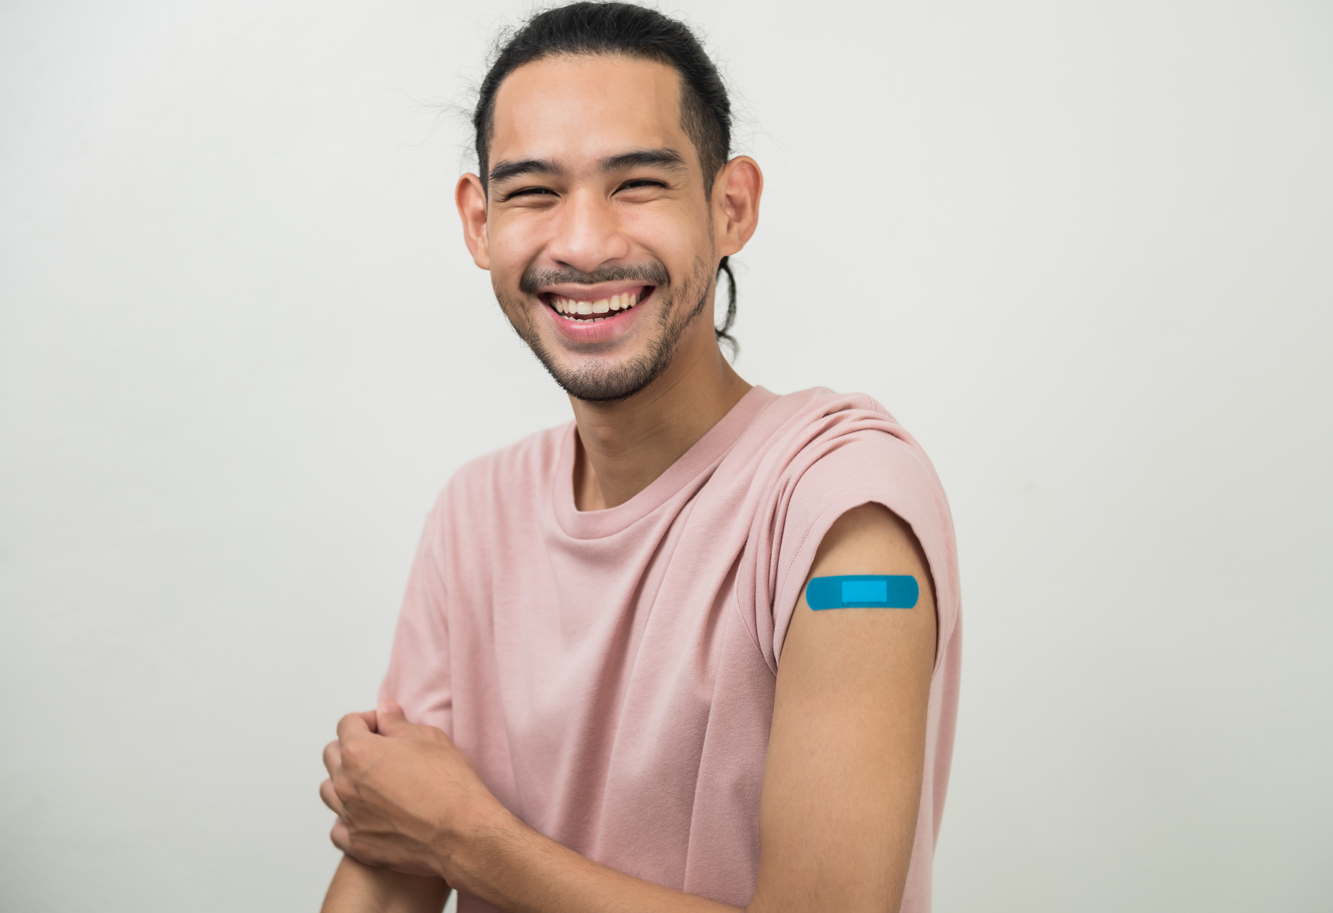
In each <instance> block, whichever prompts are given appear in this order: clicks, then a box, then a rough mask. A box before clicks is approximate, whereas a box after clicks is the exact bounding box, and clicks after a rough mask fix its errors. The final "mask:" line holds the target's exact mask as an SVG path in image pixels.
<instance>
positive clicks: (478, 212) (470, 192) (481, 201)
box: [454, 174, 491, 270]
mask: <svg viewBox="0 0 1333 913" xmlns="http://www.w3.org/2000/svg"><path fill="white" fill-rule="evenodd" d="M454 203H455V204H456V205H457V206H458V217H459V219H461V220H462V222H463V241H464V243H466V244H467V249H468V252H469V253H471V254H472V261H473V262H474V263H476V264H477V266H479V267H481V268H482V269H487V270H488V269H490V268H491V252H490V244H489V238H488V237H487V234H486V228H487V212H486V191H485V190H483V189H482V186H481V178H479V177H477V176H476V175H475V174H465V175H463V176H462V177H461V178H459V179H458V186H457V187H456V188H455V189H454Z"/></svg>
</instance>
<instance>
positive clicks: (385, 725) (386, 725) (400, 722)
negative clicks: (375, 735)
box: [375, 699, 410, 736]
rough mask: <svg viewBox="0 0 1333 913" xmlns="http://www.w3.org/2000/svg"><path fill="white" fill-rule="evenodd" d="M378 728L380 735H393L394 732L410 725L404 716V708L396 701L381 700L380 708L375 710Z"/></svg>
mask: <svg viewBox="0 0 1333 913" xmlns="http://www.w3.org/2000/svg"><path fill="white" fill-rule="evenodd" d="M375 722H376V724H377V726H376V728H377V729H378V730H379V733H380V735H389V736H391V735H393V734H394V732H395V731H396V730H397V731H401V730H402V729H403V727H405V726H408V725H410V724H409V723H408V722H407V718H406V717H404V716H403V708H402V707H399V706H398V704H396V703H395V702H394V701H391V700H387V699H381V700H380V702H379V706H378V707H377V708H376V709H375Z"/></svg>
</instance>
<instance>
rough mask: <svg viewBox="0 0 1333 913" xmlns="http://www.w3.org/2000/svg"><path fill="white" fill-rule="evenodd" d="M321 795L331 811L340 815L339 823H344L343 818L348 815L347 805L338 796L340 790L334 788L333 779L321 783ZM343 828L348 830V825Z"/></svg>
mask: <svg viewBox="0 0 1333 913" xmlns="http://www.w3.org/2000/svg"><path fill="white" fill-rule="evenodd" d="M319 797H320V799H322V800H324V804H325V805H327V806H328V807H329V811H331V812H333V813H334V814H335V815H337V816H338V823H339V824H342V820H343V818H344V817H346V815H347V807H346V806H345V805H343V802H342V800H341V799H339V798H338V791H337V790H336V789H334V788H333V781H332V780H325V781H324V782H323V783H321V784H319ZM343 830H347V827H346V825H344V826H343Z"/></svg>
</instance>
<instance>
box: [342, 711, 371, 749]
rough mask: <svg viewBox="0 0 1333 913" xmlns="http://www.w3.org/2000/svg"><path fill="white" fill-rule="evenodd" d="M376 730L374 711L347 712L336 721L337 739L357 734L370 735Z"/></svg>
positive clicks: (353, 736) (352, 736)
mask: <svg viewBox="0 0 1333 913" xmlns="http://www.w3.org/2000/svg"><path fill="white" fill-rule="evenodd" d="M375 731H376V726H375V711H373V710H367V711H364V712H363V713H349V714H347V715H346V716H345V717H343V718H342V719H341V720H339V721H338V741H340V742H341V741H343V740H344V739H348V738H355V737H357V736H364V735H370V734H372V733H374V732H375Z"/></svg>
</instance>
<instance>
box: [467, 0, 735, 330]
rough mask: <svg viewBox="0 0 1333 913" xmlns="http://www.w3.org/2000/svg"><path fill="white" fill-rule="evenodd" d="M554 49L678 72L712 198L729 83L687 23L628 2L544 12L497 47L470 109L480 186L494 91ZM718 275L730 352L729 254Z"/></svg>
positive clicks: (726, 149) (724, 151)
mask: <svg viewBox="0 0 1333 913" xmlns="http://www.w3.org/2000/svg"><path fill="white" fill-rule="evenodd" d="M558 54H571V55H577V56H591V55H596V54H624V55H626V56H628V57H640V58H644V59H647V60H656V61H658V62H660V63H664V64H667V65H668V66H670V67H672V68H673V69H674V70H675V71H676V72H677V73H678V74H679V75H680V120H681V127H682V129H684V131H685V133H686V134H687V135H688V136H689V137H690V140H691V141H692V142H693V143H694V148H695V150H696V151H697V152H698V154H699V164H700V166H702V168H703V176H704V193H705V195H709V196H711V194H712V192H713V178H714V177H716V176H717V172H718V169H720V168H721V167H722V166H723V165H724V164H726V162H727V159H728V158H729V157H730V155H731V101H730V99H728V98H727V88H726V86H725V85H724V84H723V82H722V77H721V76H720V75H719V74H718V72H717V67H716V66H714V65H713V62H712V61H711V60H709V59H708V55H707V54H706V53H704V49H703V46H702V45H700V44H699V40H698V39H697V38H695V37H694V33H693V32H691V31H690V30H689V28H688V27H687V26H685V25H684V24H683V23H680V22H677V21H676V20H675V19H671V18H669V17H667V16H664V15H663V14H661V13H659V12H657V11H656V10H650V9H647V8H645V7H642V6H635V5H634V4H632V3H589V2H579V3H571V4H569V5H568V6H561V7H557V8H555V9H549V10H545V11H543V12H540V13H538V14H537V15H535V16H533V17H532V18H531V19H529V20H528V21H527V22H526V23H525V24H524V25H523V26H522V27H521V28H519V29H518V31H516V32H514V33H513V34H512V35H511V36H510V37H509V39H508V40H507V41H505V42H504V43H503V45H501V46H500V48H499V53H498V54H496V56H495V62H494V63H493V64H491V68H490V70H489V71H488V72H487V73H486V78H485V79H483V80H482V82H481V90H480V92H479V94H478V98H477V108H476V110H475V111H474V112H473V114H472V127H473V129H474V130H475V131H476V146H477V164H478V166H479V168H478V171H479V173H480V176H481V186H482V188H483V189H485V188H486V183H487V173H486V172H487V166H488V163H489V160H490V155H489V153H490V141H491V133H492V131H493V130H494V127H495V93H496V92H497V91H498V90H499V88H500V83H502V82H504V80H505V77H507V76H508V75H509V74H510V73H512V72H514V70H516V69H518V68H519V67H521V66H523V65H524V64H525V63H532V62H533V61H536V60H541V59H542V58H544V57H550V56H554V55H558ZM723 273H726V275H727V316H726V319H725V320H724V321H723V323H722V326H721V327H720V328H717V327H715V328H714V331H715V332H716V333H717V338H718V341H719V342H725V343H726V344H727V345H729V346H730V347H731V349H732V351H733V352H735V351H736V350H737V348H738V347H737V345H736V340H735V339H733V338H732V336H731V334H730V332H729V330H730V329H731V325H732V323H734V322H735V320H736V277H735V276H733V275H732V272H731V267H730V266H729V265H728V264H727V258H726V257H723V258H722V260H721V262H719V263H718V275H719V277H720V276H721V275H722V274H723Z"/></svg>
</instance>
